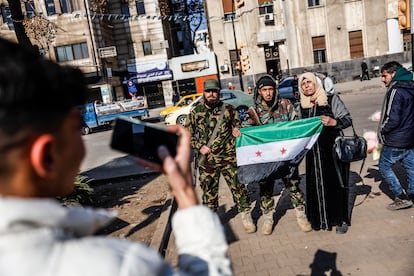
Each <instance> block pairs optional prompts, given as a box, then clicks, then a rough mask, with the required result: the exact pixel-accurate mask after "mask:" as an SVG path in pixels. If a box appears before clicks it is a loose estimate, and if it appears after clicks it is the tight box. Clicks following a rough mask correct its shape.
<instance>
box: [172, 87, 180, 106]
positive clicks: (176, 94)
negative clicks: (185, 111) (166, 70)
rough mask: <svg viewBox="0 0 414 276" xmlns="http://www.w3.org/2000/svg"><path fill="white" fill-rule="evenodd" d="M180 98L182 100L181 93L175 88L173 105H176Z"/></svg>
mask: <svg viewBox="0 0 414 276" xmlns="http://www.w3.org/2000/svg"><path fill="white" fill-rule="evenodd" d="M179 100H180V93H179V92H178V91H177V90H174V92H173V95H172V102H173V105H176V104H177V103H178V101H179Z"/></svg>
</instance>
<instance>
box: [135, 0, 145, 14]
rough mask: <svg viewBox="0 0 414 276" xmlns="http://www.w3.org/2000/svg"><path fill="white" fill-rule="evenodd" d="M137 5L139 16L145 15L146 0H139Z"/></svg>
mask: <svg viewBox="0 0 414 276" xmlns="http://www.w3.org/2000/svg"><path fill="white" fill-rule="evenodd" d="M135 4H136V5H137V14H138V15H141V14H145V5H144V0H137V1H136V2H135Z"/></svg>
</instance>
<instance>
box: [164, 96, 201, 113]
mask: <svg viewBox="0 0 414 276" xmlns="http://www.w3.org/2000/svg"><path fill="white" fill-rule="evenodd" d="M201 95H203V94H202V93H197V94H190V95H185V96H183V97H182V98H181V99H180V100H179V101H178V102H177V104H176V105H173V106H170V107H167V108H164V109H163V110H161V112H160V116H161V117H165V116H167V115H168V113H170V112H172V111H174V110H176V109H178V108H181V107H184V106H187V105H189V104H190V103H192V102H194V101H195V99H197V98H198V97H200V96H201Z"/></svg>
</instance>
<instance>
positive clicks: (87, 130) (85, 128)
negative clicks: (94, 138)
mask: <svg viewBox="0 0 414 276" xmlns="http://www.w3.org/2000/svg"><path fill="white" fill-rule="evenodd" d="M89 133H91V129H90V128H89V127H88V126H82V127H81V134H82V135H88V134H89Z"/></svg>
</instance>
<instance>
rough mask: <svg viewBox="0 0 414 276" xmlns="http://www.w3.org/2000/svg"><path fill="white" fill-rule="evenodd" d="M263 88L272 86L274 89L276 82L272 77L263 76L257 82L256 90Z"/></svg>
mask: <svg viewBox="0 0 414 276" xmlns="http://www.w3.org/2000/svg"><path fill="white" fill-rule="evenodd" d="M263 86H273V87H274V88H275V87H276V82H275V81H274V79H273V78H272V77H270V76H264V77H261V78H260V79H259V80H258V81H257V89H261V88H262V87H263Z"/></svg>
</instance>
